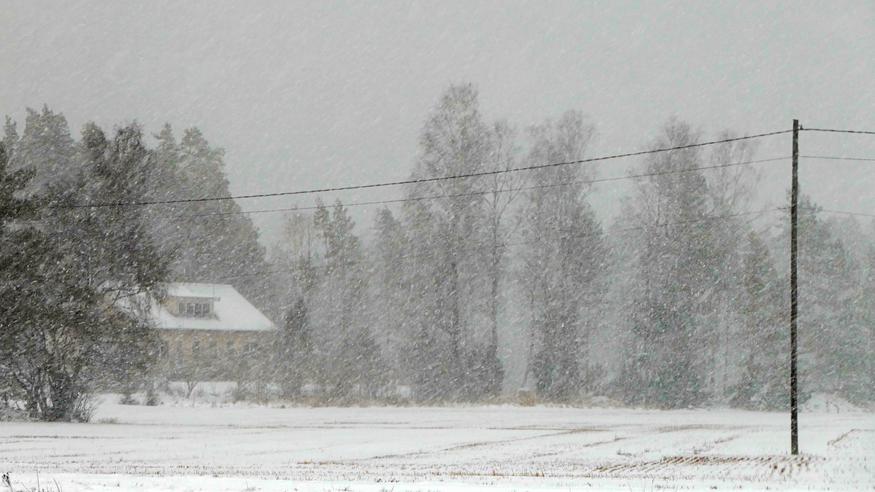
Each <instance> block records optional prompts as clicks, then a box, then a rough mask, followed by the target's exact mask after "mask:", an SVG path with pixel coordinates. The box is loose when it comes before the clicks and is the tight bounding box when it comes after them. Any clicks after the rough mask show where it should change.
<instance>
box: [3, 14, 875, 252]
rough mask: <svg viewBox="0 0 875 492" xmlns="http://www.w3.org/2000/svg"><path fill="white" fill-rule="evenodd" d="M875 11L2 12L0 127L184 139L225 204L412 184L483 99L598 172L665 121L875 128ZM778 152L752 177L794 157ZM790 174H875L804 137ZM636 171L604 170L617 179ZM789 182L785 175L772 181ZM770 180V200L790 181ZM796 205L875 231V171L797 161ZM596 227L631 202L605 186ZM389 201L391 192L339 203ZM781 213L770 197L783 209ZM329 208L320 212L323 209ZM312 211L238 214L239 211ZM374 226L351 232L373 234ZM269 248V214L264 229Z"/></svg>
mask: <svg viewBox="0 0 875 492" xmlns="http://www.w3.org/2000/svg"><path fill="white" fill-rule="evenodd" d="M873 60H875V2H871V1H869V2H866V1H858V2H850V1H848V2H841V1H828V2H827V1H816V2H803V1H793V2H789V1H788V2H777V1H775V2H735V1H732V2H717V1H711V2H707V1H698V2H670V3H662V2H660V3H657V2H642V3H637V2H618V1H610V2H608V1H605V2H545V1H536V2H508V1H502V2H448V1H447V2H428V3H426V2H418V3H410V2H390V1H380V2H372V3H365V2H306V3H305V2H287V1H277V2H267V1H264V2H235V3H231V2H218V1H215V0H212V1H201V2H195V1H186V2H178V1H166V2H165V1H151V2H127V1H108V0H107V1H67V2H43V1H12V2H4V3H3V5H2V7H0V73H2V74H3V75H2V79H0V80H2V82H0V112H2V113H6V114H10V115H12V116H13V117H14V118H16V119H18V120H20V121H22V120H23V115H24V108H25V107H28V106H31V107H38V106H40V105H42V104H43V103H47V104H48V105H49V106H50V107H52V108H53V109H54V110H56V111H61V112H63V113H64V114H65V115H66V116H67V118H68V120H69V121H70V123H71V126H72V127H73V131H74V133H76V134H78V131H79V128H80V127H81V125H82V124H83V123H84V122H85V121H87V120H95V121H97V122H98V123H99V124H101V125H102V126H104V127H112V125H114V124H116V123H120V122H126V121H130V120H131V119H136V120H138V121H140V122H141V123H142V124H144V125H145V127H146V128H147V130H149V131H153V132H154V131H157V129H158V128H159V127H160V125H161V124H162V123H163V122H165V121H168V122H170V123H172V124H173V125H174V127H175V128H176V129H177V130H181V129H182V128H184V127H187V126H192V125H196V126H198V127H200V128H201V129H202V130H203V131H204V133H205V134H206V136H207V138H208V139H209V140H210V141H211V142H212V143H214V144H218V145H220V146H223V147H224V148H225V149H226V150H227V164H228V174H229V178H230V179H231V184H232V191H233V192H235V193H258V192H276V191H284V190H293V189H301V188H311V187H323V186H332V185H344V184H355V183H363V182H373V181H378V180H386V179H398V178H404V177H407V176H408V174H409V172H410V169H411V165H412V162H413V160H414V158H415V155H416V149H417V137H418V134H419V130H420V128H421V126H422V123H423V121H424V119H425V117H426V115H427V112H428V111H429V109H430V108H431V107H432V105H433V104H434V103H435V101H436V100H437V98H438V96H439V95H440V93H441V91H442V90H443V89H444V88H446V86H447V85H449V84H450V83H452V82H458V81H470V82H474V83H475V84H476V85H477V86H478V87H479V89H480V94H481V103H482V106H483V110H484V113H485V114H486V116H487V117H489V118H497V117H504V118H508V119H509V120H510V121H511V122H513V123H515V124H518V125H521V126H525V125H528V124H531V123H536V122H539V121H541V120H543V119H544V118H547V117H551V116H557V115H558V114H560V113H561V112H563V111H565V110H567V109H580V110H582V111H583V112H584V113H586V114H588V115H589V117H590V118H591V119H592V121H593V123H595V124H596V126H597V129H598V140H597V141H596V143H595V145H594V147H593V148H592V150H591V152H590V155H597V154H606V153H613V152H618V151H629V150H636V149H639V148H641V147H643V146H644V145H645V144H646V143H647V142H648V141H650V140H651V139H652V138H653V136H654V134H655V133H656V131H657V130H658V128H659V126H660V125H661V124H662V123H663V122H664V121H665V120H666V119H667V118H668V117H669V116H671V115H675V116H678V117H680V118H681V119H684V120H687V121H689V122H691V123H692V124H693V125H695V126H697V127H699V128H701V129H702V130H703V131H705V132H706V133H707V134H712V135H713V133H715V132H717V131H719V130H721V129H724V128H730V129H732V130H734V131H736V132H739V133H758V132H761V131H770V130H776V129H783V128H787V127H789V126H790V124H791V120H792V118H794V117H798V118H799V119H801V120H802V123H803V125H808V126H821V127H835V128H867V129H875V61H873ZM789 148H790V141H789V138H788V137H783V136H782V137H772V138H771V139H770V140H768V141H764V142H763V143H762V144H761V146H760V153H759V156H760V157H772V156H777V155H783V154H788V153H789ZM802 152H803V153H828V154H832V155H849V156H864V157H875V137H862V136H832V135H815V134H810V133H806V134H803V140H802ZM632 164H634V161H623V162H613V163H611V164H604V165H602V167H601V175H602V176H609V175H616V174H623V173H624V172H625V171H626V170H627V169H628V168H629V167H630V166H631V165H632ZM779 166H785V164H783V163H782V164H779ZM774 169H775V170H774V171H773V172H767V173H766V174H765V176H764V180H765V182H764V184H763V186H762V193H761V199H762V200H765V201H772V202H774V203H776V202H775V200H777V199H778V198H781V197H782V196H783V193H784V189H785V187H786V180H785V179H784V177H785V176H786V172H785V169H783V168H782V169H780V170H779V169H778V168H774ZM802 177H803V187H804V191H806V192H810V193H813V194H814V195H815V197H816V198H817V199H819V200H821V201H822V202H823V203H824V204H825V205H829V206H832V207H834V208H843V209H848V210H858V211H864V212H870V213H871V212H875V163H871V164H868V165H861V164H856V165H854V164H847V163H835V162H831V163H829V162H810V163H809V162H803V173H802ZM598 193H599V194H598V196H597V197H596V198H595V202H596V203H597V205H598V206H599V208H600V209H601V210H602V212H603V213H605V214H606V216H610V215H611V211H613V210H616V207H614V205H613V204H614V203H616V201H617V199H618V197H619V196H620V195H622V194H623V193H625V189H624V188H623V187H617V186H613V185H605V186H604V187H602V188H600V190H599V192H598ZM338 196H340V197H341V198H343V199H344V200H345V201H354V200H372V199H383V198H396V197H397V196H398V191H397V190H390V189H382V190H370V191H368V192H362V193H355V194H353V193H348V194H344V195H338ZM775 197H777V198H775ZM323 198H324V199H326V200H333V198H334V197H333V196H326V197H323ZM296 202H297V203H298V204H301V205H310V204H312V198H302V197H297V198H285V199H271V200H260V201H245V202H241V205H242V206H243V208H244V209H255V208H265V207H268V208H269V207H280V206H288V205H292V204H294V203H296ZM371 212H372V210H370V209H369V210H364V211H362V212H360V213H358V214H357V218H358V219H359V221H360V222H362V221H364V223H363V224H360V226H365V227H366V228H369V227H370V225H371V220H372V217H373V215H372V213H371ZM256 219H257V220H256V222H257V223H258V224H259V225H261V226H262V227H265V226H267V228H268V231H266V232H268V234H267V236H268V237H267V238H268V240H269V239H270V238H271V237H272V234H271V233H270V230H269V229H270V226H271V225H272V224H275V223H276V220H277V219H278V215H276V214H272V215H262V216H257V217H256Z"/></svg>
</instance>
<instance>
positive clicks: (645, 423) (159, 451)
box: [0, 402, 875, 492]
mask: <svg viewBox="0 0 875 492" xmlns="http://www.w3.org/2000/svg"><path fill="white" fill-rule="evenodd" d="M94 422H95V423H91V424H62V423H58V424H49V423H10V422H4V423H0V471H2V472H9V474H10V476H11V479H12V486H13V490H16V491H19V490H32V489H35V488H36V487H37V481H38V480H39V487H40V488H41V489H43V490H51V491H55V490H60V491H62V492H72V491H79V490H87V491H96V490H99V491H104V490H138V491H140V490H179V491H182V490H186V491H189V490H191V491H255V490H270V491H274V490H277V491H278V490H301V491H311V490H312V491H326V490H328V491H340V490H354V491H358V490H362V491H384V490H385V491H435V490H452V491H458V490H507V491H510V490H563V491H567V490H587V489H591V490H605V489H607V490H623V491H655V490H691V489H692V490H739V489H740V490H875V414H872V413H866V412H840V413H826V412H824V411H821V412H819V413H803V414H802V415H801V421H800V425H801V438H800V442H801V447H802V451H803V454H802V455H801V456H799V457H796V458H791V457H789V456H787V448H788V444H789V433H788V429H787V427H788V425H787V424H788V416H787V415H785V414H772V413H755V412H742V411H729V410H726V411H724V410H712V411H701V410H699V411H692V410H691V411H665V412H661V411H644V410H618V409H575V408H549V407H514V406H494V407H452V408H381V407H374V408H289V409H284V408H267V407H235V406H224V407H215V408H214V407H209V406H169V405H164V406H159V407H142V406H121V405H117V404H115V403H111V402H107V403H104V404H103V405H102V406H101V407H100V408H99V409H98V412H97V415H96V417H95V421H94Z"/></svg>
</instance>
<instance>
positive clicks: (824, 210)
mask: <svg viewBox="0 0 875 492" xmlns="http://www.w3.org/2000/svg"><path fill="white" fill-rule="evenodd" d="M800 208H804V209H805V210H810V211H812V212H815V213H816V212H824V213H828V214H839V215H854V216H859V217H875V214H867V213H865V212H850V211H847V210H834V209H829V208H818V207H800Z"/></svg>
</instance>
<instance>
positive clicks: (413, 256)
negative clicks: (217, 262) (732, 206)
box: [219, 207, 786, 280]
mask: <svg viewBox="0 0 875 492" xmlns="http://www.w3.org/2000/svg"><path fill="white" fill-rule="evenodd" d="M784 210H786V207H783V208H782V207H771V208H766V209H761V210H753V211H748V212H737V213H732V214H724V215H714V216H708V217H702V218H699V219H691V220H683V221H677V222H666V223H662V224H660V223H656V224H647V225H641V226H630V227H622V228H617V229H610V230H605V231H601V232H599V233H595V234H572V235H567V236H565V237H566V238H569V239H576V238H583V237H594V236H600V235H610V234H619V233H625V232H632V231H640V230H645V229H658V228H663V227H671V226H678V225H689V224H699V227H701V226H705V225H707V224H702V223H709V222H714V221H720V220H727V219H731V218H737V217H745V216H751V215H754V216H757V217H759V216H761V215H764V214H766V213H768V212H774V211H784ZM540 241H541V240H540V239H536V240H528V241H515V242H509V243H504V244H501V245H500V246H501V247H502V248H507V247H512V246H525V245H528V244H534V243H538V242H540ZM491 247H493V244H492V243H485V244H479V245H477V246H474V247H470V248H462V249H460V250H457V251H456V252H454V253H453V255H454V256H455V257H456V258H458V257H464V256H466V255H460V254H459V253H460V252H461V253H466V252H476V251H479V250H481V249H484V248H491ZM438 253H440V252H438V251H434V250H432V251H430V252H428V253H414V254H404V255H400V256H397V257H395V258H393V260H405V261H406V260H415V259H419V258H431V257H433V256H435V255H437V254H438ZM361 263H362V262H361V261H349V262H343V263H340V264H338V265H337V266H355V265H358V264H361ZM330 266H332V265H325V264H322V265H311V266H310V267H311V268H315V269H326V268H329V267H330ZM294 270H295V267H290V268H282V269H273V270H268V271H262V272H249V273H242V274H237V275H226V276H221V277H219V278H220V279H221V280H233V279H238V278H246V277H253V276H263V275H270V274H275V273H284V272H291V271H294Z"/></svg>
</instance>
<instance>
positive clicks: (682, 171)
mask: <svg viewBox="0 0 875 492" xmlns="http://www.w3.org/2000/svg"><path fill="white" fill-rule="evenodd" d="M789 158H790V156H784V157H771V158H768V159H755V160H749V161H742V162H730V163H725V164H715V165H709V166H700V167H691V168H687V169H677V170H673V171H660V172H653V173H640V174H629V175H626V176H612V177H607V178H596V179H590V180H574V181H563V182H558V183H550V184H544V185H533V186H522V187H516V188H506V189H498V190H480V191H472V192H467V193H453V194H443V195H427V196H418V197H408V198H396V199H389V200H372V201H365V202H352V203H344V204H343V206H344V207H360V206H370V205H386V204H393V203H404V202H418V201H423V200H438V199H441V198H460V197H466V196H480V195H489V194H492V193H509V192H513V191H529V190H536V189H545V188H557V187H563V186H572V185H576V184H597V183H606V182H612V181H622V180H628V179H641V178H646V177H652V176H665V175H671V174H686V173H691V172H695V171H703V170H711V169H723V168H730V167H738V166H746V165H751V164H762V163H766V162H774V161H780V160H786V159H789ZM318 208H319V207H318V206H306V207H285V208H272V209H260V210H240V211H235V212H209V213H203V214H191V215H178V216H176V217H175V218H192V217H210V216H224V215H242V214H261V213H275V212H297V211H305V210H317V209H318Z"/></svg>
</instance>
